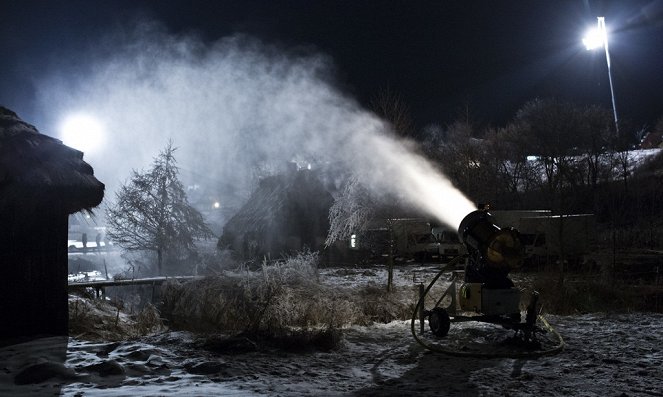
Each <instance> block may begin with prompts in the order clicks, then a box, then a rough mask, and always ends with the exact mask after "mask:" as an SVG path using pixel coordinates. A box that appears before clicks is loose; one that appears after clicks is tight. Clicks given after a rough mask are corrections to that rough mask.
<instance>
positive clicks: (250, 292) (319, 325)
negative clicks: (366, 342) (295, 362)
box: [161, 253, 413, 351]
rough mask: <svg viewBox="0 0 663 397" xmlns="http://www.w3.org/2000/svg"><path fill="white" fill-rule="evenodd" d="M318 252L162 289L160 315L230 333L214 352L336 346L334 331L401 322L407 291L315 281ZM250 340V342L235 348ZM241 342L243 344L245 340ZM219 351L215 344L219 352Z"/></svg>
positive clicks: (181, 324)
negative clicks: (342, 285)
mask: <svg viewBox="0 0 663 397" xmlns="http://www.w3.org/2000/svg"><path fill="white" fill-rule="evenodd" d="M317 260H318V258H317V255H316V254H311V253H302V254H299V255H296V256H293V257H289V258H286V259H284V260H281V261H276V262H273V263H267V262H266V261H265V262H263V264H262V266H261V268H260V269H258V270H256V271H251V270H249V269H248V268H242V269H239V270H238V271H236V272H225V273H224V274H223V275H217V276H210V277H206V278H203V279H198V280H192V281H188V282H185V283H179V282H171V283H168V284H166V285H164V288H163V289H162V294H161V296H162V301H163V307H162V309H163V310H162V311H163V313H164V316H165V317H166V318H168V319H169V320H170V321H171V325H173V326H174V327H177V328H183V329H188V330H192V331H199V332H201V331H202V332H208V333H225V334H231V335H234V336H233V338H235V339H232V340H233V341H234V342H233V343H230V342H229V341H228V340H227V337H226V338H225V339H224V338H221V339H222V341H221V340H219V338H215V339H214V343H213V345H214V346H216V347H215V348H211V349H212V350H224V351H227V350H228V349H230V345H233V346H236V345H242V346H246V347H247V349H251V346H253V345H254V344H256V343H257V344H259V345H269V346H272V347H278V348H282V349H288V350H297V349H300V348H301V349H307V348H309V347H311V346H314V347H315V348H316V349H319V350H327V349H329V348H331V346H336V345H337V344H338V343H339V341H340V339H341V338H340V336H341V335H340V332H341V331H340V329H342V327H344V326H347V325H352V324H368V323H371V322H373V321H381V322H388V321H392V320H395V319H407V318H409V316H410V315H411V310H412V302H413V291H412V290H411V289H405V288H404V289H402V290H397V291H396V292H392V293H387V292H386V290H385V288H384V286H380V287H378V286H368V287H365V288H363V289H361V290H357V289H350V288H339V287H335V286H329V285H324V284H321V283H320V282H319V281H318V271H317ZM236 338H244V339H246V338H248V339H250V340H251V341H252V342H251V343H239V342H238V341H237V339H236ZM244 339H241V340H244ZM219 346H221V347H219Z"/></svg>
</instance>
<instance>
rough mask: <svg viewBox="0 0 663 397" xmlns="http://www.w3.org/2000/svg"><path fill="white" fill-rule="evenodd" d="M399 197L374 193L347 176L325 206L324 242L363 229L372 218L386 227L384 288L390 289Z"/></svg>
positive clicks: (334, 240) (392, 276) (356, 179)
mask: <svg viewBox="0 0 663 397" xmlns="http://www.w3.org/2000/svg"><path fill="white" fill-rule="evenodd" d="M400 204H401V201H400V200H399V199H398V198H396V197H392V196H384V195H375V194H372V193H371V191H370V190H369V189H368V188H367V187H366V186H364V185H363V184H362V183H361V182H360V181H359V179H358V178H357V177H356V176H353V177H350V178H349V179H348V181H347V182H346V184H345V187H344V188H343V191H342V193H341V194H340V195H339V196H338V197H336V199H335V200H334V203H333V204H332V206H331V208H330V210H329V233H328V234H327V240H326V241H325V245H326V246H328V247H329V246H331V245H332V244H334V243H335V242H337V241H341V240H346V239H348V238H350V236H351V235H352V234H357V233H361V232H363V231H365V230H366V229H367V227H368V226H369V225H370V224H371V223H374V222H376V221H379V222H384V225H385V226H386V228H387V237H386V240H387V241H383V242H381V243H386V246H387V249H388V251H387V291H391V290H392V289H393V280H394V256H395V254H396V252H395V245H396V241H395V240H396V236H395V232H394V226H395V222H396V220H395V218H396V217H397V215H396V214H398V213H399V210H400Z"/></svg>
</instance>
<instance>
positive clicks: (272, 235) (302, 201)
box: [218, 169, 333, 259]
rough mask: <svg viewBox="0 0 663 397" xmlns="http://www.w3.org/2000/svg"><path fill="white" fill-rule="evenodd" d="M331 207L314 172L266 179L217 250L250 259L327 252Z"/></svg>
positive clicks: (225, 232)
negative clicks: (221, 249) (324, 245)
mask: <svg viewBox="0 0 663 397" xmlns="http://www.w3.org/2000/svg"><path fill="white" fill-rule="evenodd" d="M332 203H333V198H332V196H331V194H330V193H329V192H328V191H327V190H326V189H325V187H324V186H323V184H322V182H321V181H320V179H319V178H318V175H317V174H316V172H315V171H311V170H307V169H303V170H296V169H294V170H289V171H287V172H286V173H284V174H279V175H273V176H270V177H267V178H265V179H263V180H261V181H260V184H259V186H258V188H257V189H256V190H255V191H254V192H253V194H252V195H251V197H249V200H248V201H247V203H246V204H245V205H244V206H243V207H242V208H241V209H240V210H239V211H238V212H237V214H235V215H234V216H233V217H232V218H231V219H230V220H229V221H228V223H226V225H225V227H224V228H223V234H222V236H221V238H220V239H219V244H218V246H219V248H230V249H232V250H233V251H234V252H235V253H236V254H237V256H239V257H241V258H245V259H254V258H262V257H265V256H267V257H272V258H278V257H280V256H281V255H283V254H287V253H292V252H296V251H299V250H302V249H303V248H305V247H306V248H309V249H311V250H319V249H322V247H323V244H324V241H325V237H326V236H327V231H328V230H329V219H328V216H329V208H330V207H331V205H332Z"/></svg>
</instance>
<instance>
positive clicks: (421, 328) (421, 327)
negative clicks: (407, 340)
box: [419, 283, 426, 335]
mask: <svg viewBox="0 0 663 397" xmlns="http://www.w3.org/2000/svg"><path fill="white" fill-rule="evenodd" d="M423 297H424V284H423V283H421V284H419V300H420V301H421V305H420V306H419V333H420V334H422V335H423V333H424V306H425V303H426V302H425V301H424V299H423Z"/></svg>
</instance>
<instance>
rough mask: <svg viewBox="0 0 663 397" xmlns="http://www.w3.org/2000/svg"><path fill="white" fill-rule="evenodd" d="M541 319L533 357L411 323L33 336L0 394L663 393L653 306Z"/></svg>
mask: <svg viewBox="0 0 663 397" xmlns="http://www.w3.org/2000/svg"><path fill="white" fill-rule="evenodd" d="M433 270H434V269H431V268H426V267H421V268H416V267H411V266H409V267H408V266H403V267H399V268H398V269H397V271H396V280H397V283H398V284H399V285H413V280H414V278H415V277H423V278H426V279H429V278H430V277H432V276H433V275H434V274H435V273H434V271H433ZM384 273H385V272H384V268H382V267H375V268H369V269H365V268H351V269H321V279H324V280H325V281H326V282H331V283H336V284H339V285H348V286H349V285H353V284H352V283H366V282H374V283H378V284H381V283H383V281H384V277H386V276H385V274H384ZM421 274H423V276H421ZM547 318H548V320H549V321H550V323H551V324H552V325H553V326H554V327H555V328H556V329H557V330H558V331H559V332H560V333H561V335H562V336H563V337H564V339H565V341H566V349H565V350H564V351H563V352H561V353H559V354H556V355H553V356H546V357H540V358H537V359H510V358H492V359H486V358H473V357H452V356H447V355H443V354H439V353H433V352H430V351H429V350H426V349H425V348H423V347H422V346H421V345H419V344H418V343H417V342H416V341H415V340H414V338H413V336H412V334H411V332H410V322H409V321H394V322H391V323H388V324H374V325H371V326H353V327H350V328H347V329H345V330H344V333H343V335H344V336H343V342H342V344H341V347H340V348H339V349H337V350H333V351H330V352H321V351H314V352H308V353H293V352H284V351H278V350H259V351H251V349H245V350H244V351H243V352H237V351H235V352H230V351H227V350H226V351H225V352H219V351H218V350H217V351H211V350H209V349H206V348H204V347H203V345H202V344H201V343H200V340H199V339H198V337H197V336H196V335H194V334H191V333H188V332H174V331H168V332H163V333H160V334H156V335H152V336H147V337H141V338H139V339H135V340H129V341H123V342H91V341H84V340H78V339H76V338H64V337H62V338H57V337H53V338H42V339H37V340H33V341H31V342H25V343H22V344H14V345H9V346H5V347H1V348H0V395H1V396H5V395H7V396H33V395H56V396H57V395H64V396H87V395H90V396H126V395H133V396H182V395H187V396H189V395H191V396H224V395H231V396H232V395H238V396H251V395H270V396H278V395H280V396H290V395H294V396H304V395H311V396H313V395H315V396H318V395H323V396H336V395H338V396H344V395H362V396H363V395H369V396H370V395H375V396H385V395H386V396H402V395H418V396H438V395H447V396H449V395H450V396H454V395H455V396H467V395H509V396H567V395H577V396H621V395H625V396H652V395H653V396H661V395H663V368H662V367H661V363H663V314H654V313H629V314H605V313H598V314H585V315H574V316H548V317H547ZM416 329H418V326H417V327H416ZM510 335H511V334H510V332H509V331H506V330H503V329H501V328H499V327H496V326H493V325H488V324H483V323H463V324H462V325H456V324H454V325H452V331H451V332H450V334H449V336H448V338H451V339H447V340H436V339H435V338H433V337H432V336H431V335H430V333H427V334H426V335H424V338H425V339H426V340H427V341H428V342H430V343H436V344H448V343H450V342H453V344H454V345H455V346H459V348H460V349H467V350H482V349H486V350H487V351H490V350H491V349H494V348H495V344H496V341H500V340H503V339H504V338H506V337H508V336H510Z"/></svg>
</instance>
